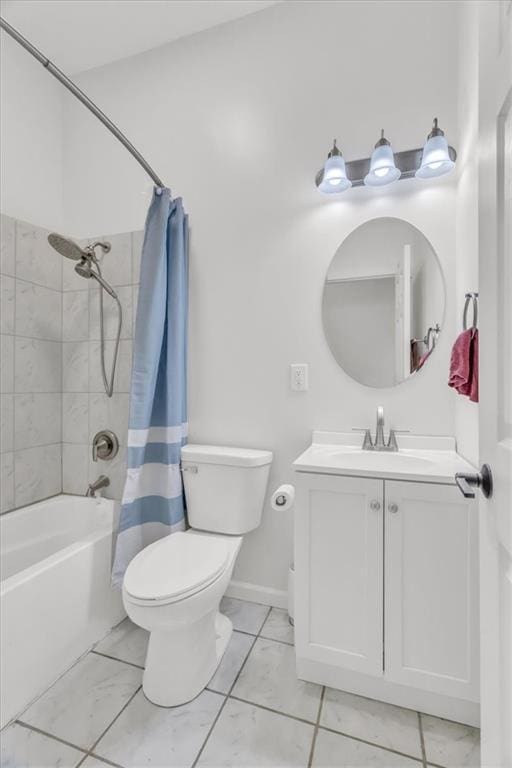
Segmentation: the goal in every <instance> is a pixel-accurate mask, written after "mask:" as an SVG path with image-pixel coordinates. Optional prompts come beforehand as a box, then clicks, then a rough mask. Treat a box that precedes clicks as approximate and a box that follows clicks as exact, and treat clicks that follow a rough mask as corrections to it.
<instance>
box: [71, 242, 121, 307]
mask: <svg viewBox="0 0 512 768" xmlns="http://www.w3.org/2000/svg"><path fill="white" fill-rule="evenodd" d="M97 269H99V267H98V265H96V269H93V256H92V254H90V253H84V255H83V256H82V258H81V259H80V261H79V263H78V264H77V265H76V266H75V272H76V273H77V274H78V275H80V277H86V278H90V277H93V278H94V279H95V280H97V281H98V283H99V284H100V285H101V287H102V288H104V289H105V290H106V292H107V293H108V294H110V296H112V298H113V299H117V293H116V292H115V291H114V289H113V288H112V286H110V285H109V284H108V283H107V281H106V280H104V279H103V277H102V276H101V274H99V273H98V271H97Z"/></svg>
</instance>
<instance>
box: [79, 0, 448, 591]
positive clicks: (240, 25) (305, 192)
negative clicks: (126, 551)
mask: <svg viewBox="0 0 512 768" xmlns="http://www.w3.org/2000/svg"><path fill="white" fill-rule="evenodd" d="M456 23H457V18H456V4H454V3H451V2H443V3H437V2H426V3H419V2H410V3H407V2H396V3H395V2H389V3H381V2H374V3H359V2H354V3H353V2H345V3H324V2H314V3H313V2H311V3H295V2H287V3H283V4H280V5H277V6H275V7H273V8H271V9H268V10H265V11H263V12H262V13H259V14H255V15H253V16H251V17H250V18H247V19H243V20H239V21H237V22H234V23H232V24H229V25H226V26H223V27H218V28H216V29H212V30H209V31H206V32H204V33H201V34H198V35H196V36H194V37H190V38H188V39H184V40H181V41H179V42H177V43H174V44H172V45H169V46H165V47H162V48H160V49H157V50H154V51H151V52H148V53H146V54H143V55H140V56H137V57H134V58H132V59H128V60H124V61H122V62H118V63H115V64H112V65H110V66H107V67H104V68H102V69H99V70H95V71H91V72H88V73H86V74H84V75H83V76H81V77H80V78H79V84H80V85H81V86H82V87H83V88H84V89H85V90H86V91H87V92H88V93H89V94H90V95H91V96H92V97H93V98H94V99H95V100H96V101H97V102H98V104H99V105H100V106H101V107H103V108H104V109H105V110H106V111H107V112H108V114H109V115H110V116H111V117H112V119H114V120H115V121H116V122H117V123H118V124H119V125H120V126H121V127H122V128H123V129H124V130H125V131H126V133H127V135H128V136H129V138H130V139H131V140H132V141H133V142H134V143H135V144H136V146H137V147H138V148H139V149H140V150H141V151H142V152H143V153H144V154H145V155H146V156H147V158H148V160H149V161H150V162H151V163H152V164H153V165H154V167H155V168H156V169H157V170H158V172H159V173H160V174H161V175H162V176H163V177H164V179H165V180H167V183H168V184H169V185H170V186H171V187H172V190H173V192H175V193H176V194H180V195H182V196H183V198H184V200H185V204H186V208H187V210H188V211H189V213H190V222H191V228H192V238H191V242H192V250H191V307H190V403H189V413H190V423H191V439H192V440H196V441H199V440H201V441H205V442H214V443H215V442H217V443H225V444H234V445H248V446H254V447H263V448H271V449H272V450H274V452H275V461H274V465H273V470H272V475H271V481H270V485H271V488H273V487H275V486H276V485H277V484H278V483H281V482H283V481H293V472H292V469H291V462H292V460H293V459H294V458H295V457H296V456H297V455H298V453H299V452H300V451H302V450H303V449H304V448H305V447H306V446H307V444H308V441H309V439H310V433H311V430H312V429H314V428H316V429H332V430H344V429H350V427H352V426H364V425H366V424H368V425H369V426H370V425H373V422H374V411H375V408H376V406H377V405H379V404H383V405H384V407H385V411H386V419H387V423H388V425H389V424H391V425H393V426H395V427H397V428H407V429H411V430H412V431H413V432H417V433H427V434H452V433H453V431H454V418H453V396H452V393H451V392H450V391H449V390H448V388H447V385H446V381H447V375H448V360H449V347H450V341H451V337H452V336H453V330H454V307H453V304H452V302H450V297H452V296H453V295H454V285H453V284H454V266H455V264H454V253H455V225H454V214H455V199H454V181H453V179H451V180H450V179H447V180H441V181H438V182H437V183H436V182H434V183H423V182H419V181H416V180H410V181H403V182H400V183H399V184H398V185H395V187H394V188H392V189H389V190H368V189H355V190H351V191H350V192H348V193H347V194H345V195H344V196H341V197H340V198H339V199H337V200H326V199H325V198H323V197H322V196H321V195H320V194H319V193H318V192H317V190H316V189H315V186H314V182H313V180H314V176H315V173H316V171H317V170H318V168H319V167H320V166H321V164H322V163H323V161H324V159H325V156H326V153H327V151H328V149H329V147H330V145H331V142H332V139H333V136H335V135H336V136H337V137H338V140H339V144H340V146H341V147H342V149H343V151H344V152H345V156H346V157H347V158H348V159H350V158H356V157H362V156H365V155H367V154H368V153H369V151H370V149H371V148H372V146H373V144H374V143H375V141H376V139H377V138H378V132H379V130H380V128H381V127H382V126H384V127H385V128H386V135H389V137H390V138H391V139H392V140H393V143H394V146H395V148H396V149H397V150H400V149H405V148H409V147H413V146H419V145H421V144H422V143H423V141H424V139H425V135H426V133H427V132H428V130H429V127H430V121H431V119H432V117H433V116H434V115H437V116H438V117H439V119H440V122H441V124H442V126H443V128H444V129H445V130H446V132H447V135H448V137H449V138H450V139H451V140H452V141H453V142H454V143H455V142H456V138H455V137H456V126H457V122H456V121H457V115H456V108H455V106H454V105H455V104H456V56H457V53H456V47H457V46H456ZM433 50H435V55H433ZM65 163H66V190H67V194H66V216H67V227H68V231H71V232H75V233H76V234H84V235H91V234H93V233H94V232H97V233H98V234H100V233H101V232H117V231H119V232H120V231H128V230H133V229H136V228H138V227H139V226H141V225H142V224H143V221H144V216H145V211H146V205H147V202H148V191H149V187H148V185H147V182H146V178H145V176H144V173H143V172H142V171H141V170H139V168H138V166H137V165H136V163H135V162H134V161H133V160H132V159H131V158H130V157H129V156H128V155H127V154H126V152H125V150H124V149H123V148H122V147H121V146H119V145H118V144H117V143H116V142H115V140H114V139H113V138H112V137H111V136H109V135H108V134H107V132H106V131H105V130H104V129H103V128H102V127H101V126H100V125H98V124H97V122H96V121H94V120H93V118H91V117H90V116H89V115H88V114H87V113H86V112H85V111H84V109H83V108H82V107H81V106H80V105H75V104H71V105H69V108H68V110H67V114H66V135H65ZM376 216H395V217H402V218H404V219H406V220H407V221H409V222H410V223H411V224H413V225H414V226H416V227H418V228H419V229H420V230H422V231H423V232H424V234H425V235H426V237H427V238H428V239H429V240H430V242H431V243H432V245H433V247H434V249H435V250H436V252H437V254H438V256H439V259H440V262H441V264H442V266H443V269H444V271H445V275H446V281H447V293H448V297H449V301H448V307H447V316H446V322H445V327H446V333H444V334H443V335H442V337H441V340H440V343H439V347H438V349H437V350H436V354H435V356H433V359H432V361H431V363H430V364H429V365H428V367H426V369H425V370H423V371H421V372H420V373H419V374H418V376H415V377H414V378H413V380H411V381H407V382H405V383H404V384H402V385H401V386H399V387H397V388H394V389H389V390H373V389H370V388H366V387H363V386H361V385H360V384H357V383H356V382H354V381H352V380H351V379H350V378H349V377H348V376H347V375H346V374H345V373H344V372H343V371H342V370H341V369H340V368H339V367H338V365H337V364H336V362H335V361H334V359H333V357H332V355H331V354H330V352H329V349H328V347H327V343H326V341H325V338H324V335H323V331H322V319H321V299H322V290H323V283H324V279H325V274H326V272H327V269H328V266H329V264H330V261H331V259H332V257H333V255H334V253H335V252H336V250H337V248H338V246H339V245H340V243H341V242H342V240H343V239H344V238H345V237H346V236H347V235H348V234H349V233H350V232H351V231H352V229H354V228H355V227H357V226H358V225H359V224H361V223H362V222H364V221H365V220H367V219H369V218H373V217H376ZM292 362H308V363H309V364H310V390H309V392H307V393H291V392H290V391H289V390H288V380H289V378H288V365H289V363H292ZM291 551H292V516H291V515H289V514H278V513H275V512H272V511H271V510H270V508H269V506H268V504H267V506H266V508H265V513H264V519H263V524H262V526H261V528H260V529H259V530H258V531H256V532H254V533H253V534H251V535H250V536H248V537H247V539H246V541H245V542H244V547H243V551H242V553H241V556H240V558H239V561H238V565H237V570H236V574H235V578H237V579H239V580H243V581H247V582H252V583H255V584H259V585H263V586H266V587H271V588H276V589H285V588H286V569H287V566H288V561H289V559H290V557H291Z"/></svg>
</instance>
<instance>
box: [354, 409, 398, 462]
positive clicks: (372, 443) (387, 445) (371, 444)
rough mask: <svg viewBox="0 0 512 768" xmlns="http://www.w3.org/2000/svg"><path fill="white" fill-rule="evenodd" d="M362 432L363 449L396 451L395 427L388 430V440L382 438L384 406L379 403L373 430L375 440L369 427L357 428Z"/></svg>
mask: <svg viewBox="0 0 512 768" xmlns="http://www.w3.org/2000/svg"><path fill="white" fill-rule="evenodd" d="M357 431H362V432H364V439H363V451H398V443H397V442H396V435H397V430H396V429H390V430H389V437H388V441H387V442H386V440H385V438H384V408H383V407H382V405H379V406H378V408H377V426H376V430H375V440H373V439H372V434H371V432H370V430H369V429H363V430H357Z"/></svg>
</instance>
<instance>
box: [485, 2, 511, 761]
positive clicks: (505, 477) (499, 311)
mask: <svg viewBox="0 0 512 768" xmlns="http://www.w3.org/2000/svg"><path fill="white" fill-rule="evenodd" d="M511 25H512V3H511V2H510V0H500V1H499V2H482V3H480V19H479V29H480V65H479V66H480V83H479V91H480V106H479V118H480V127H479V271H480V277H479V281H480V282H479V291H480V411H479V414H480V461H481V462H485V463H488V464H489V465H490V466H491V469H492V472H493V476H494V492H493V495H492V497H491V498H489V499H487V500H486V499H485V498H483V496H482V495H481V494H480V581H481V584H480V605H481V640H480V642H481V720H482V765H483V766H485V767H486V768H497V767H498V766H499V767H500V768H502V767H503V768H505V766H507V767H509V766H511V765H512V661H511V657H512V237H511V234H512V233H511V227H512V196H511V195H512V169H511V163H512V159H511V149H512V34H511Z"/></svg>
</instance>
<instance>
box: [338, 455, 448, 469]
mask: <svg viewBox="0 0 512 768" xmlns="http://www.w3.org/2000/svg"><path fill="white" fill-rule="evenodd" d="M330 456H331V458H332V459H334V458H335V457H336V458H337V459H339V461H340V464H342V465H343V466H344V467H346V468H347V469H350V468H351V467H353V468H357V467H359V468H363V469H364V468H368V469H372V468H373V469H380V470H389V471H393V470H397V469H401V468H403V469H407V470H409V471H413V470H418V471H419V472H421V471H422V470H425V469H427V468H428V467H429V466H430V467H431V466H432V465H433V464H435V461H434V460H432V459H428V458H424V457H423V456H411V455H410V454H408V453H401V452H400V451H398V452H397V453H393V452H389V453H387V452H385V451H382V452H379V451H353V452H352V451H351V452H347V451H333V452H332V453H330Z"/></svg>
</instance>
